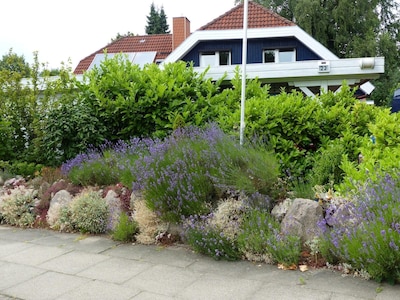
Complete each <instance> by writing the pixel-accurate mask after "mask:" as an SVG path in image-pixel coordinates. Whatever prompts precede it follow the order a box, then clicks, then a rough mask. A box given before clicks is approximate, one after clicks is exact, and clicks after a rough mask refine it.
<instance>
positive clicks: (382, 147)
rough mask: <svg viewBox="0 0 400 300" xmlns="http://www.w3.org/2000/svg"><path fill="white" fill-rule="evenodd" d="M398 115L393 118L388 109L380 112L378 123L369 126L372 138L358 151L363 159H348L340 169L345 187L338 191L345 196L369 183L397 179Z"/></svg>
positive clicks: (363, 140) (399, 135)
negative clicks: (342, 172) (361, 185)
mask: <svg viewBox="0 0 400 300" xmlns="http://www.w3.org/2000/svg"><path fill="white" fill-rule="evenodd" d="M399 118H400V117H399V116H398V114H390V111H389V109H381V110H379V111H378V113H377V115H376V121H375V122H371V123H370V124H369V125H368V128H369V130H370V136H368V137H367V136H366V137H364V138H363V139H362V141H361V143H360V147H359V151H360V153H361V155H362V159H361V161H360V162H359V163H356V162H354V161H352V160H351V159H350V158H345V159H344V160H343V162H342V164H341V168H342V170H343V171H344V173H345V178H344V182H343V184H341V185H340V186H338V190H339V191H341V192H342V193H345V192H346V191H348V190H353V189H356V188H357V185H358V184H363V183H365V182H366V181H368V180H369V179H372V180H373V181H376V180H379V178H380V177H381V176H385V174H391V175H397V169H398V168H399V167H400V165H399V161H400V147H399V142H400V129H399V128H398V123H399Z"/></svg>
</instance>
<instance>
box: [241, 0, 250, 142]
mask: <svg viewBox="0 0 400 300" xmlns="http://www.w3.org/2000/svg"><path fill="white" fill-rule="evenodd" d="M243 6H244V9H243V50H242V95H241V101H240V145H243V136H244V128H245V122H244V108H245V102H246V64H247V21H248V20H247V19H248V14H249V2H248V0H244V4H243Z"/></svg>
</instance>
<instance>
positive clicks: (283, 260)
mask: <svg viewBox="0 0 400 300" xmlns="http://www.w3.org/2000/svg"><path fill="white" fill-rule="evenodd" d="M238 245H239V249H240V250H241V252H243V253H244V255H245V256H246V257H247V258H248V259H252V260H264V261H266V262H269V263H270V262H273V263H276V262H277V263H279V264H283V265H285V266H287V267H289V266H292V265H297V263H298V261H299V259H300V252H301V242H300V238H299V237H297V236H292V235H285V234H283V233H281V232H280V224H279V222H277V221H276V220H275V219H274V218H273V217H272V216H271V215H270V214H269V213H268V212H266V211H260V210H257V209H252V210H250V211H249V212H248V213H247V214H246V216H245V218H244V220H243V225H242V231H241V233H240V235H239V236H238Z"/></svg>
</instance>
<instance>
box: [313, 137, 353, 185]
mask: <svg viewBox="0 0 400 300" xmlns="http://www.w3.org/2000/svg"><path fill="white" fill-rule="evenodd" d="M345 153H346V151H345V147H344V146H343V145H342V143H341V142H340V141H339V140H334V141H332V142H331V143H329V144H327V145H326V146H325V147H321V148H320V150H319V151H318V154H317V155H315V157H314V164H313V167H312V171H311V173H310V177H311V179H310V182H311V183H312V185H326V184H329V183H331V184H333V183H335V184H338V183H340V182H341V181H342V180H343V171H342V170H341V169H340V165H341V162H342V158H343V155H345Z"/></svg>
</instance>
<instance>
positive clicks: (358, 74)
mask: <svg viewBox="0 0 400 300" xmlns="http://www.w3.org/2000/svg"><path fill="white" fill-rule="evenodd" d="M365 60H368V61H370V60H373V61H374V66H373V67H369V68H363V67H362V66H363V61H365ZM319 62H320V60H311V61H299V62H293V63H270V64H247V66H246V71H247V72H246V73H247V78H249V79H252V78H259V79H261V80H264V81H267V82H291V81H298V80H299V79H300V80H306V81H309V80H317V81H320V80H327V79H330V80H332V79H336V80H345V79H350V78H353V79H373V78H378V77H379V75H380V74H383V73H384V64H385V59H384V58H383V57H372V58H349V59H336V60H330V61H329V64H330V72H326V73H325V72H324V73H321V72H319V68H318V66H319ZM237 67H239V68H240V65H230V66H218V67H211V68H210V69H209V70H208V72H207V74H206V77H207V78H212V79H214V80H217V79H219V78H221V77H222V76H224V74H226V75H227V76H226V80H231V79H232V78H233V77H234V74H235V69H236V68H237ZM206 69H207V68H203V67H196V68H194V70H195V71H196V72H199V73H202V72H204V71H205V70H206Z"/></svg>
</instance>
